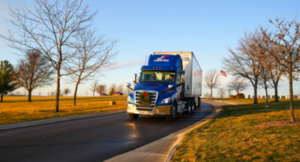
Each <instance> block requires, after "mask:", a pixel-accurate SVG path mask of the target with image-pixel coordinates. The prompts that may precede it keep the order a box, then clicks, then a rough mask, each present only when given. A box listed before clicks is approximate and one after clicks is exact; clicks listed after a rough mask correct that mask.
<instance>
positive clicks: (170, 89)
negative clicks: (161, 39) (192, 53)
mask: <svg viewBox="0 0 300 162" xmlns="http://www.w3.org/2000/svg"><path fill="white" fill-rule="evenodd" d="M167 53H168V52H167ZM185 59H186V58H185ZM186 66H188V65H187V64H186ZM186 76H188V75H186V71H184V67H183V58H182V56H181V55H180V54H156V53H154V54H152V55H150V56H149V60H148V64H147V65H144V66H142V67H141V73H140V76H139V81H138V82H137V83H136V85H135V86H134V89H133V88H131V87H130V86H131V85H130V84H128V85H127V87H128V88H131V89H132V90H133V92H132V93H130V94H129V95H128V98H127V113H128V114H129V117H130V118H131V119H136V118H138V116H139V115H165V116H166V117H167V119H168V120H175V119H176V115H177V114H178V113H183V112H187V113H189V114H191V113H193V111H194V110H195V108H196V106H197V105H196V104H197V103H198V106H199V105H200V102H199V100H200V96H197V97H198V98H199V99H198V98H196V97H190V96H188V95H185V91H184V89H185V88H187V86H185V80H186ZM193 76H194V75H193ZM189 77H191V75H189ZM188 80H189V81H190V80H192V79H188ZM188 87H189V89H190V88H192V87H191V86H188ZM196 100H197V101H196Z"/></svg>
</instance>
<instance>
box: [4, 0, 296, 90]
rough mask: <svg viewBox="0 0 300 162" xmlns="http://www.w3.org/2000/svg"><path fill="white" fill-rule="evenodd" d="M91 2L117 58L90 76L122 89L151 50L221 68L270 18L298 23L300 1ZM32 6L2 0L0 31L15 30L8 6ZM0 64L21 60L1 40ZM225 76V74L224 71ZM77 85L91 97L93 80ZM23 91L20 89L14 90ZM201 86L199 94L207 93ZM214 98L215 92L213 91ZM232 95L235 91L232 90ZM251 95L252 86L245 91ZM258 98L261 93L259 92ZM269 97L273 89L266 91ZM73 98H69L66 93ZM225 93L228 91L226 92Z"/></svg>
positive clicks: (65, 84) (23, 0) (223, 81)
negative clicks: (241, 41) (183, 54)
mask: <svg viewBox="0 0 300 162" xmlns="http://www.w3.org/2000/svg"><path fill="white" fill-rule="evenodd" d="M84 2H85V3H87V4H91V8H90V11H91V12H95V11H98V12H97V15H96V16H95V18H94V20H93V27H95V28H97V29H98V32H99V34H105V35H106V36H107V38H110V39H112V40H115V39H116V40H118V44H117V50H118V51H119V54H118V56H117V58H116V59H115V60H114V61H115V64H114V65H113V66H112V67H111V68H110V69H104V70H102V71H101V74H102V75H101V76H99V77H97V78H94V79H96V80H98V81H99V83H100V84H106V85H107V86H110V85H111V84H113V83H115V84H117V85H120V84H123V85H125V84H126V83H127V82H132V80H133V78H134V74H135V73H139V72H140V68H141V66H142V65H143V64H144V63H145V58H146V56H149V55H150V54H151V53H153V52H154V51H192V52H194V54H195V56H196V58H197V60H198V62H199V64H200V66H201V68H202V70H203V75H205V73H206V71H208V70H210V69H217V70H218V71H219V70H221V69H223V68H222V67H224V66H223V64H222V61H221V60H222V58H223V57H227V56H228V55H229V52H228V48H232V49H235V48H236V47H237V46H238V40H239V39H240V38H243V36H244V34H245V33H248V32H253V31H254V30H255V29H258V28H259V26H260V25H261V26H262V27H264V28H269V29H270V30H273V26H272V25H271V24H270V23H269V22H268V19H272V20H274V19H275V18H276V17H278V16H279V17H281V18H286V20H293V19H296V20H297V21H300V20H299V16H298V14H297V13H298V8H299V5H300V1H296V0H295V1H292V0H286V1H279V0H264V1H258V0H248V1H246V0H244V1H240V0H239V1H238V0H236V1H233V0H227V1H223V0H219V1H217V0H214V1H207V0H205V1H204V0H185V1H183V0H181V1H180V0H151V1H150V0H110V1H105V0H84ZM24 5H26V6H28V7H33V5H34V1H32V0H0V33H1V34H4V35H5V34H7V29H11V30H15V28H14V27H13V26H12V25H10V24H9V23H8V22H7V20H6V19H9V18H10V15H9V9H8V8H9V7H11V8H12V9H16V8H17V7H22V6H24ZM0 49H1V50H0V60H8V61H9V62H11V63H12V64H13V65H16V64H17V61H18V60H19V59H21V58H22V56H19V55H15V54H13V53H14V50H13V49H10V48H9V47H8V46H7V45H6V43H5V42H4V40H3V39H0ZM225 72H226V71H225ZM94 79H92V80H90V81H87V82H85V83H84V84H81V85H80V86H79V91H78V95H79V96H85V95H92V92H91V91H90V90H89V87H90V85H91V83H92V81H93V80H94ZM232 79H234V78H233V77H232V76H231V75H228V77H226V78H225V77H223V76H220V85H219V87H223V88H225V89H227V84H228V83H229V82H230V81H231V80H232ZM69 81H70V79H69V78H68V77H63V78H62V83H61V89H64V88H70V89H71V92H72V93H73V92H74V88H75V84H72V83H70V82H69ZM54 90H55V84H53V85H52V86H48V87H43V88H39V89H36V90H34V91H33V95H37V94H38V93H39V92H41V93H42V94H43V95H47V93H48V92H51V91H54ZM16 91H19V92H21V93H24V90H23V89H22V88H20V89H17V90H16ZM209 92H210V91H209V89H207V88H206V87H203V91H202V94H205V93H209ZM294 92H295V93H299V94H300V83H299V81H298V82H294ZM213 93H214V95H217V89H214V92H213ZM232 93H233V92H232ZM243 93H244V94H245V95H246V96H248V95H253V87H252V86H251V85H250V84H249V87H248V88H247V89H246V90H245V91H243ZM258 94H259V95H264V94H265V92H264V90H263V89H262V88H260V89H259V90H258ZM269 94H270V95H273V94H274V90H273V89H269ZM287 94H288V82H287V79H286V78H283V80H282V81H280V83H279V95H280V96H282V95H287ZM69 95H73V94H69ZM226 95H227V93H226Z"/></svg>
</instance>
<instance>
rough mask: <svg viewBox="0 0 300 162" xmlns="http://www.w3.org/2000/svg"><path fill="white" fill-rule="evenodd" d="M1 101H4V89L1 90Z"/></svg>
mask: <svg viewBox="0 0 300 162" xmlns="http://www.w3.org/2000/svg"><path fill="white" fill-rule="evenodd" d="M1 102H3V91H2V92H1Z"/></svg>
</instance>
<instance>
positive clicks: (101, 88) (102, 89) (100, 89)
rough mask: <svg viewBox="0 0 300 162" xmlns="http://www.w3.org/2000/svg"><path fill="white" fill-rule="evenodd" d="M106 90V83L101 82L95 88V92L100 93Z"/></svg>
mask: <svg viewBox="0 0 300 162" xmlns="http://www.w3.org/2000/svg"><path fill="white" fill-rule="evenodd" d="M106 91H107V88H106V85H105V84H101V85H99V86H98V87H97V88H96V92H97V93H98V94H99V95H100V94H101V93H105V92H106Z"/></svg>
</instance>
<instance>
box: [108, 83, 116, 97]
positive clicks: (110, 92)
mask: <svg viewBox="0 0 300 162" xmlns="http://www.w3.org/2000/svg"><path fill="white" fill-rule="evenodd" d="M116 89H117V85H116V84H112V85H111V86H110V88H109V95H113V94H114V93H115V92H116Z"/></svg>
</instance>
